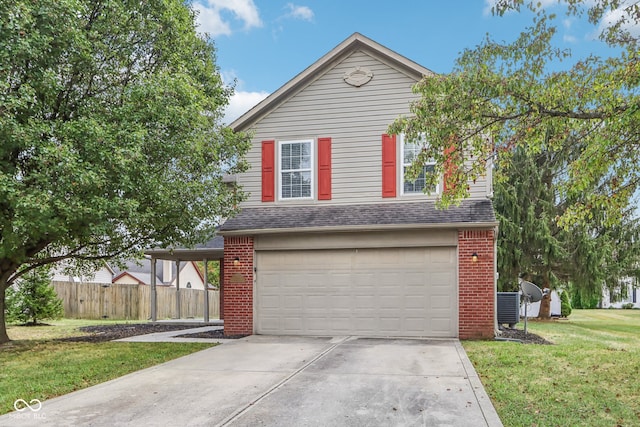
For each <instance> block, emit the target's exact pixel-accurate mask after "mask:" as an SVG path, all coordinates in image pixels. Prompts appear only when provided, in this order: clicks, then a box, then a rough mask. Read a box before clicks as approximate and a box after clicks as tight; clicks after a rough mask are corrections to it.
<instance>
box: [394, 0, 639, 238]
mask: <svg viewBox="0 0 640 427" xmlns="http://www.w3.org/2000/svg"><path fill="white" fill-rule="evenodd" d="M524 3H525V2H524V1H523V0H499V1H497V3H496V7H495V10H496V12H497V13H498V14H502V13H504V12H505V11H506V10H509V9H514V8H515V9H520V7H521V6H522V5H523V4H524ZM560 3H563V4H565V5H566V6H567V11H568V13H570V14H575V15H581V14H587V15H588V17H589V20H590V21H591V22H592V23H594V24H597V25H600V26H601V27H602V28H604V30H603V31H602V33H601V39H602V40H603V41H604V42H606V43H607V44H609V45H610V46H611V47H612V48H614V50H612V51H615V52H617V53H616V54H612V56H610V57H607V58H600V57H597V56H590V57H588V58H584V59H579V60H573V59H572V58H571V57H570V53H569V52H567V51H564V50H560V49H557V48H555V47H554V42H553V40H554V35H555V33H556V30H557V25H558V22H557V21H558V19H557V18H556V17H555V16H554V15H552V14H548V13H547V11H546V9H545V8H544V7H543V6H540V4H541V3H540V2H532V3H527V5H528V7H529V8H530V9H531V10H533V11H534V12H535V14H534V19H533V23H532V26H531V27H529V28H527V29H526V30H525V31H523V32H522V33H521V34H520V35H519V37H517V39H516V40H515V41H513V42H511V43H500V42H497V41H495V40H492V39H491V38H490V37H489V36H487V39H486V40H484V41H483V42H482V43H480V44H479V45H478V46H477V47H476V48H474V49H468V50H466V51H464V52H463V53H462V54H461V56H460V57H459V58H458V60H457V63H456V66H455V68H454V70H453V72H451V73H449V74H444V75H437V76H430V77H425V78H424V79H423V80H422V81H420V82H419V83H418V84H417V85H416V86H415V87H414V90H415V92H416V93H417V94H419V95H421V96H420V99H419V100H417V101H416V102H414V103H413V104H412V107H411V112H412V114H411V115H410V116H409V117H401V118H398V119H397V120H396V121H395V123H393V124H392V126H391V127H390V129H389V130H390V132H393V133H401V132H402V133H405V134H406V135H407V136H408V137H409V138H415V139H417V138H418V137H419V135H420V134H426V135H427V137H428V141H429V145H428V146H426V147H425V150H424V152H423V153H422V154H421V155H420V156H418V157H417V163H421V162H425V161H426V160H427V159H435V161H436V163H437V164H436V167H435V173H434V174H433V175H431V176H430V179H432V180H433V181H435V180H436V179H437V176H439V175H441V174H442V173H443V171H444V170H445V168H446V170H447V176H448V180H450V182H453V183H463V182H466V181H467V179H475V178H477V177H478V176H480V175H482V174H484V173H485V171H486V165H487V162H488V161H492V160H493V159H496V160H497V162H501V161H508V159H509V155H510V154H509V153H510V152H511V151H512V149H513V148H514V147H518V146H519V147H523V148H525V149H526V150H528V151H530V152H531V153H536V152H540V151H541V150H542V149H543V148H544V149H546V150H549V151H554V150H560V149H562V147H564V146H565V145H567V144H572V143H573V141H576V140H578V141H581V151H580V152H579V153H578V155H577V156H575V157H573V158H572V159H571V161H570V162H569V163H568V164H567V169H566V171H565V173H564V175H563V176H561V177H559V180H558V182H557V184H558V190H559V197H560V198H562V199H566V200H572V201H573V202H572V203H571V204H570V205H568V206H567V207H566V209H565V210H564V213H563V214H562V215H561V216H560V217H559V218H558V225H560V226H562V227H568V226H570V225H572V224H575V223H579V222H583V221H584V220H586V219H589V217H590V216H591V215H593V211H594V210H597V211H603V212H604V215H605V219H606V221H607V222H609V223H615V222H618V221H619V220H620V219H621V214H622V212H623V211H624V209H625V208H626V206H627V203H628V201H629V198H630V197H631V195H632V194H634V192H635V191H636V189H637V187H638V182H639V181H640V150H639V148H640V147H639V143H640V89H639V83H640V54H639V47H640V40H639V39H638V35H637V31H636V30H637V27H638V25H639V24H640V4H639V3H638V2H637V1H635V2H634V1H619V0H597V1H594V2H580V1H578V0H564V1H560ZM605 17H606V19H604V18H605ZM614 18H616V19H614ZM605 21H606V22H605ZM605 24H606V25H605ZM561 60H563V61H564V62H563V63H562V64H563V65H562V67H560V68H556V71H552V68H553V66H554V65H557V64H558V62H559V61H561ZM550 130H551V132H550ZM463 151H464V152H465V153H466V154H467V155H465V156H462V155H460V154H461V153H462V152H463ZM603 177H604V179H603ZM427 187H429V186H427ZM594 188H595V189H596V190H597V191H590V190H591V189H594ZM466 196H468V188H467V186H466V185H447V186H446V189H445V191H444V192H443V194H442V195H441V198H440V202H441V205H444V206H447V205H449V204H451V203H456V202H458V201H460V200H461V199H462V198H464V197H466Z"/></svg>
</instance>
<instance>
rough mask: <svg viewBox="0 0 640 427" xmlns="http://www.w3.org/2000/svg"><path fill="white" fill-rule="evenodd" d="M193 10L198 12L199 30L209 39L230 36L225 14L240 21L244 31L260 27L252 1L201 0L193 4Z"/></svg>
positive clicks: (229, 25)
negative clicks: (207, 35) (229, 14)
mask: <svg viewBox="0 0 640 427" xmlns="http://www.w3.org/2000/svg"><path fill="white" fill-rule="evenodd" d="M193 8H194V9H195V10H196V11H198V17H197V23H198V27H199V30H200V31H201V32H203V33H208V34H209V35H210V36H211V37H216V36H219V35H230V34H231V32H232V30H231V23H230V22H229V21H228V20H225V18H224V17H223V14H224V13H226V12H230V13H231V14H233V16H234V18H235V19H236V20H238V21H242V22H243V28H244V29H245V30H248V29H250V28H254V27H261V26H262V20H261V19H260V14H259V13H258V8H257V7H256V5H255V4H254V3H253V0H203V1H202V2H195V3H194V4H193Z"/></svg>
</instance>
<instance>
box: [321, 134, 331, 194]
mask: <svg viewBox="0 0 640 427" xmlns="http://www.w3.org/2000/svg"><path fill="white" fill-rule="evenodd" d="M318 200H331V138H318Z"/></svg>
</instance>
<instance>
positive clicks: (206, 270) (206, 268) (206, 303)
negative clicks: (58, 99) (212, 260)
mask: <svg viewBox="0 0 640 427" xmlns="http://www.w3.org/2000/svg"><path fill="white" fill-rule="evenodd" d="M208 263H209V261H208V260H207V259H206V258H205V259H204V260H203V264H204V323H209V264H208Z"/></svg>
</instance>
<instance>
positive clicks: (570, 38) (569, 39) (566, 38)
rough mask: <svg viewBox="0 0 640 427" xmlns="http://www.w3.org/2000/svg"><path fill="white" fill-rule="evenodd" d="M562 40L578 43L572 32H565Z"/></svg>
mask: <svg viewBox="0 0 640 427" xmlns="http://www.w3.org/2000/svg"><path fill="white" fill-rule="evenodd" d="M562 40H563V41H564V42H566V43H577V42H578V39H577V38H576V37H575V36H572V35H570V34H565V35H564V36H562Z"/></svg>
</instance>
